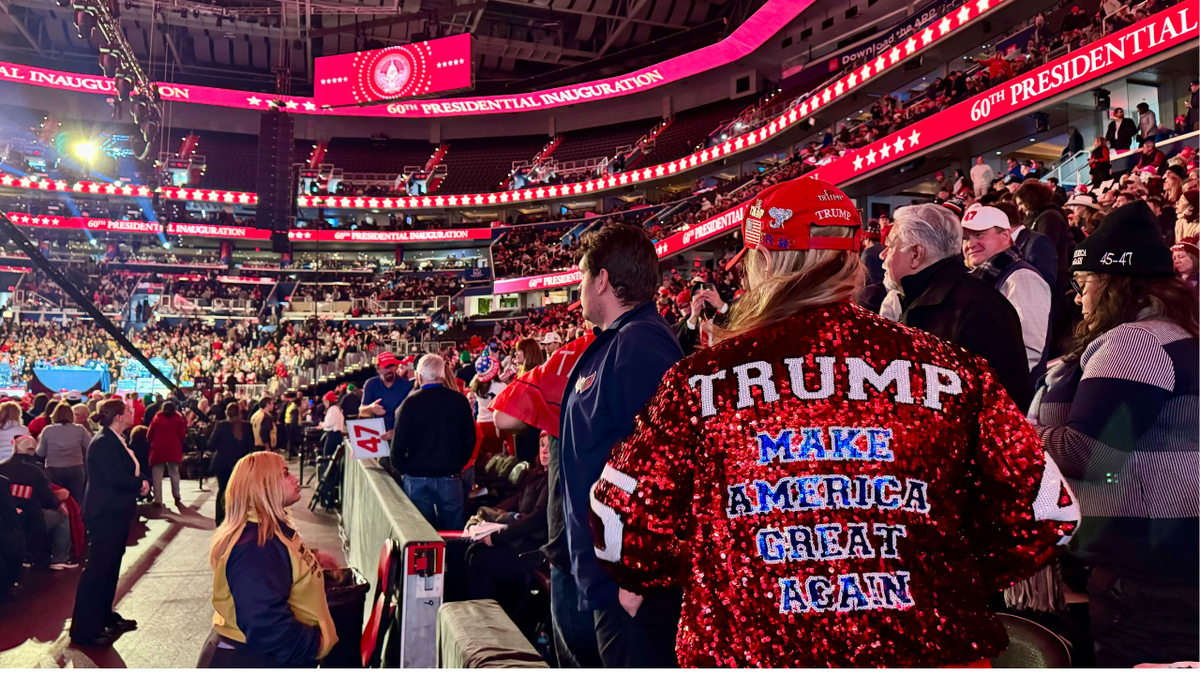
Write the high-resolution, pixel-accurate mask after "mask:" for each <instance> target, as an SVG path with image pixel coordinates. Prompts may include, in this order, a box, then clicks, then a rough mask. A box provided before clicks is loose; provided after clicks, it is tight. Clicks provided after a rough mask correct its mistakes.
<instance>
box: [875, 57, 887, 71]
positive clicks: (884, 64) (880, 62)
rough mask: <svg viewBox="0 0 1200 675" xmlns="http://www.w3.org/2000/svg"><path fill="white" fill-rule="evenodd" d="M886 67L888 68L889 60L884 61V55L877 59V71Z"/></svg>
mask: <svg viewBox="0 0 1200 675" xmlns="http://www.w3.org/2000/svg"><path fill="white" fill-rule="evenodd" d="M884 68H887V61H884V60H883V57H882V56H880V57H879V58H877V59H875V72H877V73H878V72H879V71H881V70H883V69H884Z"/></svg>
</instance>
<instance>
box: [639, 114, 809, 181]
mask: <svg viewBox="0 0 1200 675" xmlns="http://www.w3.org/2000/svg"><path fill="white" fill-rule="evenodd" d="M792 121H793V122H795V121H796V111H795V110H793V111H792ZM721 150H722V151H723V152H725V154H729V153H730V152H732V151H733V143H730V142H729V141H725V145H723V146H721ZM646 177H647V178H649V176H648V175H647V176H646Z"/></svg>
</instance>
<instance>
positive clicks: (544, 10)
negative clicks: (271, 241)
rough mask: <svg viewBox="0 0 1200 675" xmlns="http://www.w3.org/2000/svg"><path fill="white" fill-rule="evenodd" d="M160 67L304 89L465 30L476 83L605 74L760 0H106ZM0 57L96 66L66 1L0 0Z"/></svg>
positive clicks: (218, 82) (686, 43) (699, 41)
mask: <svg viewBox="0 0 1200 675" xmlns="http://www.w3.org/2000/svg"><path fill="white" fill-rule="evenodd" d="M113 2H119V4H120V14H121V16H120V20H121V23H122V28H123V29H124V32H125V35H126V37H127V39H128V40H129V42H130V44H131V45H132V46H133V48H134V50H135V52H136V53H137V54H138V56H139V58H140V59H142V60H143V63H145V64H149V69H150V71H151V76H152V77H154V78H155V79H160V80H169V81H176V82H189V83H192V84H207V85H212V86H226V87H240V88H247V89H250V88H257V89H260V90H264V91H270V90H274V88H275V84H276V83H277V81H278V75H279V73H281V72H286V73H288V74H289V75H290V78H288V82H287V84H286V85H285V92H284V93H294V94H302V93H307V92H308V90H309V88H310V82H311V65H312V59H313V57H316V56H323V55H332V54H340V53H345V52H352V51H358V50H363V49H373V48H379V47H385V46H390V45H396V44H406V43H409V42H417V41H420V40H426V39H433V38H437V37H446V36H449V35H456V34H459V33H470V34H472V35H473V36H474V37H475V41H474V47H473V52H474V55H475V56H474V58H475V73H476V75H475V79H476V87H475V92H476V93H478V94H490V93H516V92H520V91H525V90H529V89H534V88H539V87H546V86H555V85H563V84H570V83H572V82H577V81H582V80H588V79H594V78H599V77H607V76H611V75H614V74H618V73H621V72H627V71H630V70H633V69H636V68H639V67H643V66H646V65H649V64H650V63H653V62H655V61H658V60H662V59H665V58H669V57H671V56H674V55H676V54H678V53H682V52H684V51H687V50H689V49H694V48H696V47H698V46H702V45H704V44H710V43H712V42H715V41H716V40H719V39H720V38H722V37H724V36H725V35H727V34H728V32H730V31H732V30H733V29H734V28H736V27H737V26H738V25H739V24H740V23H741V22H742V21H744V20H745V18H746V17H748V16H749V15H750V14H752V13H753V12H754V10H756V9H758V8H759V7H760V6H761V5H762V4H763V3H764V0H113ZM0 59H3V60H9V61H17V62H23V63H28V64H36V65H39V66H43V67H51V68H59V69H62V70H71V71H78V72H92V73H94V72H97V68H96V65H95V60H96V45H94V44H89V43H88V42H87V41H85V40H81V39H79V38H78V36H77V35H76V32H75V26H74V24H73V22H72V19H71V12H70V10H69V9H66V10H64V9H60V8H59V7H57V6H56V5H55V4H53V3H50V2H48V0H0Z"/></svg>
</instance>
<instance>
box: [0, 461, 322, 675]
mask: <svg viewBox="0 0 1200 675" xmlns="http://www.w3.org/2000/svg"><path fill="white" fill-rule="evenodd" d="M291 470H292V472H293V473H296V472H298V470H299V469H298V467H297V466H296V464H295V463H294V462H293V464H292V467H291ZM309 476H310V469H309V468H308V467H305V476H304V478H305V480H306V481H307V480H309ZM167 482H168V481H164V487H165V484H166V483H167ZM216 489H217V486H216V479H210V480H209V481H207V483H206V485H205V488H204V489H203V490H202V489H201V488H200V487H199V485H198V484H197V481H194V480H190V481H184V482H183V485H182V493H183V503H184V507H185V508H184V510H183V511H182V513H181V512H179V511H177V510H176V509H175V507H174V506H173V505H172V506H168V507H166V508H165V509H164V510H163V511H161V512H160V513H154V512H153V510H152V509H149V508H148V507H140V508H139V517H138V522H137V524H135V525H134V528H133V532H132V533H131V535H130V543H129V548H128V549H127V550H126V552H125V557H124V559H123V560H122V563H121V580H120V582H119V584H118V585H117V600H116V605H117V611H118V612H120V613H121V615H122V616H124V617H125V618H128V619H134V620H136V621H137V622H138V630H136V631H134V632H132V633H127V634H125V635H123V636H122V637H121V639H119V640H118V641H117V642H116V643H115V644H114V645H113V647H112V648H110V649H104V650H91V649H87V650H82V651H83V652H84V653H85V654H86V655H87V656H88V657H90V658H91V659H92V660H93V661H95V662H96V664H97V665H99V666H101V667H116V668H122V667H129V668H192V667H195V665H196V659H197V657H198V656H199V655H200V648H201V646H202V645H203V644H204V640H205V638H207V637H208V632H209V629H210V627H211V626H212V614H213V609H212V604H211V600H212V570H211V569H210V568H209V566H208V547H209V538H210V537H211V536H212V531H213V529H214V523H213V512H214V504H215V502H216ZM311 494H312V489H311V487H309V488H305V489H304V490H303V494H302V498H301V500H300V503H298V504H296V505H295V506H294V507H292V518H293V521H294V523H295V525H296V529H297V530H298V531H299V532H300V535H301V536H302V537H303V538H304V541H305V543H306V544H308V545H309V546H310V547H312V548H318V549H321V550H324V551H329V552H330V553H333V554H335V555H336V556H338V558H339V559H341V560H342V561H343V562H344V560H345V555H344V553H343V551H342V543H341V539H340V538H339V536H338V517H337V515H336V514H329V513H325V512H324V511H323V510H321V509H318V510H317V512H315V513H314V512H311V511H309V510H308V508H307V505H308V500H309V497H310V496H311ZM80 569H82V568H80ZM80 569H76V570H70V571H63V572H52V571H30V572H29V573H27V574H26V575H25V578H24V579H23V580H22V584H21V585H22V587H23V588H24V591H23V592H22V593H21V594H20V595H19V596H18V597H17V598H16V599H14V600H13V601H11V602H9V603H7V604H4V605H0V652H3V651H5V650H8V649H12V648H13V647H16V646H18V645H20V644H22V643H24V642H25V641H26V640H28V639H30V638H34V639H37V640H39V641H41V642H51V641H54V640H56V639H58V638H59V637H60V636H61V635H62V634H63V632H64V631H65V629H66V625H67V622H68V621H69V620H70V618H71V608H72V606H73V604H74V601H75V586H76V584H77V583H78V580H79V575H80Z"/></svg>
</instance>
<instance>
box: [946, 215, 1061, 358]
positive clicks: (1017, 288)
mask: <svg viewBox="0 0 1200 675" xmlns="http://www.w3.org/2000/svg"><path fill="white" fill-rule="evenodd" d="M962 228H963V257H965V258H966V261H967V265H968V266H969V267H970V268H971V275H972V276H974V277H976V278H978V279H982V280H983V281H986V282H988V283H989V284H992V285H993V286H995V287H996V290H998V291H1000V293H1001V294H1002V295H1003V296H1004V297H1005V298H1007V299H1008V301H1009V303H1011V304H1012V306H1013V308H1014V309H1016V310H1017V316H1019V317H1020V319H1021V337H1022V339H1023V341H1024V343H1025V356H1026V358H1027V360H1028V361H1029V371H1030V373H1031V374H1033V376H1034V377H1035V378H1036V377H1037V376H1038V375H1039V374H1040V371H1041V370H1042V368H1041V367H1039V366H1043V365H1044V364H1043V356H1044V354H1045V351H1046V333H1047V329H1048V327H1049V325H1050V285H1049V284H1047V283H1046V280H1045V279H1043V278H1042V275H1041V274H1039V273H1038V271H1037V269H1036V268H1034V266H1033V265H1030V264H1029V263H1027V262H1025V261H1024V260H1022V259H1021V256H1020V253H1018V251H1017V250H1016V249H1015V248H1014V247H1013V238H1012V234H1011V233H1010V230H1011V229H1012V225H1011V224H1010V223H1009V219H1008V216H1007V215H1005V213H1004V212H1003V211H1001V210H1000V209H997V208H995V207H992V206H983V205H980V204H974V205H972V206H971V208H969V209H967V212H966V213H965V214H963V218H962Z"/></svg>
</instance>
